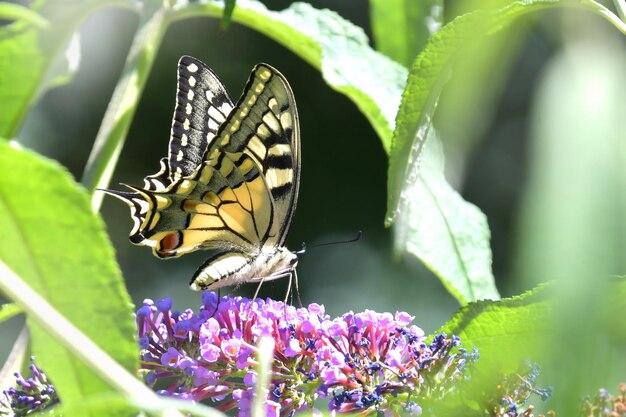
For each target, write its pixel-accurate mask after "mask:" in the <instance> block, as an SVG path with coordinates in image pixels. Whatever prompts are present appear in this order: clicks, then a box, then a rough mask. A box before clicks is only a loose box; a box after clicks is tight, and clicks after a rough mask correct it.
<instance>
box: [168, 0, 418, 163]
mask: <svg viewBox="0 0 626 417" xmlns="http://www.w3.org/2000/svg"><path fill="white" fill-rule="evenodd" d="M223 5H224V3H223V2H222V1H213V0H206V1H200V2H197V3H191V2H189V3H188V2H181V4H180V6H179V7H177V8H176V15H175V18H177V19H181V18H185V17H189V16H199V15H203V14H208V15H211V16H221V12H222V9H223ZM232 20H233V21H235V22H238V23H241V24H244V25H246V26H249V27H251V28H253V29H255V30H257V31H259V32H261V33H263V34H264V35H266V36H268V37H270V38H272V39H274V40H276V41H277V42H279V43H281V44H282V45H284V46H285V47H287V48H289V49H291V50H292V51H293V52H294V53H296V54H298V55H299V56H301V57H302V58H303V59H304V60H306V61H307V62H309V63H310V64H311V65H313V66H314V67H316V68H318V69H320V70H321V72H322V76H323V77H324V80H326V82H327V83H328V85H330V86H331V87H332V88H334V89H335V90H337V91H339V92H341V93H343V94H345V95H346V96H348V97H349V98H350V99H351V100H352V101H353V102H354V103H355V104H356V105H357V107H358V108H359V109H360V110H361V112H362V113H363V114H364V115H365V116H366V117H367V118H368V120H369V122H370V123H371V124H372V127H373V128H374V130H376V132H377V133H378V135H379V136H380V138H381V140H382V143H383V147H384V148H385V150H386V151H387V152H388V151H389V149H390V141H391V132H392V131H393V129H394V120H395V115H396V111H397V110H398V105H399V104H400V96H401V92H402V89H403V88H404V84H405V82H406V75H407V71H406V68H404V67H403V66H402V65H400V64H398V63H396V62H394V61H392V60H391V59H389V58H387V57H386V56H384V55H382V54H380V53H378V52H376V51H374V50H373V49H372V48H371V47H370V46H369V44H368V39H367V36H366V35H365V33H364V32H363V30H362V29H361V28H359V27H357V26H355V25H353V24H352V23H350V22H349V21H347V20H345V19H343V18H342V17H341V16H339V15H338V14H337V13H335V12H333V11H331V10H327V9H324V10H319V9H315V8H314V7H312V6H311V5H309V4H307V3H293V4H292V5H291V6H289V8H287V9H285V10H283V11H280V12H275V11H271V10H268V9H267V8H266V7H265V6H264V5H263V4H262V3H261V2H259V1H255V0H238V1H237V6H236V7H235V10H234V12H233V16H232Z"/></svg>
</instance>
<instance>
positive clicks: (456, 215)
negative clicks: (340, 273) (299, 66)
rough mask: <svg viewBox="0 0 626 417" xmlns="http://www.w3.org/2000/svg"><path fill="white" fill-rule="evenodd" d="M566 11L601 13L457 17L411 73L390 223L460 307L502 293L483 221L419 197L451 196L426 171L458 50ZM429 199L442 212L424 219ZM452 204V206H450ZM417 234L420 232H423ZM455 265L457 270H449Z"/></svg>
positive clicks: (512, 9)
mask: <svg viewBox="0 0 626 417" xmlns="http://www.w3.org/2000/svg"><path fill="white" fill-rule="evenodd" d="M565 5H567V6H571V7H580V8H582V9H585V10H593V11H594V12H596V13H600V9H598V7H599V6H598V5H597V4H595V3H592V2H585V1H582V2H579V3H576V5H573V4H572V3H570V2H560V1H547V0H540V1H525V2H515V3H512V4H510V5H509V6H507V7H504V8H501V9H493V10H480V11H476V12H473V13H469V14H466V15H463V16H461V17H459V18H457V19H455V20H454V21H452V22H451V23H449V24H447V25H446V26H444V27H443V28H442V29H441V30H440V31H439V32H437V33H436V34H435V35H434V36H433V37H432V38H431V39H430V40H429V42H428V44H427V45H426V47H425V49H424V51H423V52H422V53H420V55H419V56H418V57H417V59H416V60H415V63H414V64H413V66H412V67H411V70H410V74H409V78H408V83H407V86H406V89H405V91H404V93H403V98H402V104H401V106H400V109H399V111H398V116H397V119H396V129H395V131H394V136H393V142H392V148H391V155H390V158H389V176H388V184H389V185H388V204H387V219H386V221H387V224H388V225H390V224H392V223H393V222H394V221H395V231H396V241H395V245H396V250H398V251H401V252H409V253H413V254H415V255H417V256H418V257H420V258H421V259H422V261H423V262H424V263H425V264H426V265H427V266H429V267H430V268H431V269H432V270H433V272H435V274H437V275H438V276H439V277H440V278H441V279H442V281H443V282H444V284H445V285H446V286H447V287H448V289H449V290H450V291H451V292H452V294H453V295H455V296H456V298H457V299H458V300H459V301H460V302H461V303H464V302H467V301H471V300H477V299H480V298H483V297H488V298H497V291H496V290H495V286H494V283H493V277H492V273H491V252H490V248H489V230H488V228H487V224H486V222H485V219H484V215H483V214H482V213H481V212H480V211H479V210H477V209H476V208H475V207H474V206H471V205H469V204H468V203H465V202H463V201H462V200H460V199H459V198H458V196H456V194H454V196H455V198H445V197H443V196H438V195H437V194H436V193H435V192H428V193H423V192H420V190H422V189H426V190H435V191H436V192H440V193H443V194H446V193H449V191H451V190H449V187H447V186H443V185H441V183H442V181H443V179H441V181H439V182H438V183H437V185H434V184H433V185H429V184H428V182H429V181H431V180H432V178H429V177H430V174H429V173H428V172H427V171H428V170H429V169H432V167H438V166H439V165H441V163H440V162H438V161H434V163H431V162H430V161H429V158H431V157H432V155H427V154H425V150H426V149H429V147H428V146H425V142H427V141H428V140H429V139H428V133H429V131H430V129H431V124H432V119H433V116H434V112H435V109H436V105H437V101H438V99H439V95H440V94H441V91H442V88H443V85H444V84H445V82H446V81H447V79H448V78H449V76H450V73H451V71H454V70H455V69H457V68H456V67H455V65H456V63H457V59H458V56H459V51H461V50H465V49H468V48H471V47H472V45H474V44H475V43H476V42H481V41H482V40H484V39H485V38H486V37H487V36H490V35H493V34H494V33H496V32H497V31H499V30H502V29H503V28H506V27H509V26H510V25H511V24H513V23H514V22H515V21H516V20H517V19H519V18H521V17H522V16H524V15H527V14H528V13H529V12H532V11H537V10H542V9H546V8H549V7H558V6H565ZM594 8H595V9H594ZM438 169H439V168H438ZM424 198H425V199H427V200H432V201H430V203H428V204H430V206H432V207H434V208H436V210H430V211H427V212H426V213H424V212H423V210H424V206H425V205H426V204H427V203H425V202H424V201H422V200H421V199H424ZM448 203H452V205H451V206H447V204H448ZM432 213H437V216H438V218H436V220H437V221H439V223H440V225H441V227H438V228H437V229H436V230H435V231H434V232H435V234H433V233H425V232H423V230H424V228H420V227H419V224H420V222H427V221H429V219H432V217H428V216H427V215H428V214H432ZM459 224H461V225H464V227H459V226H460V225H459ZM418 229H419V230H421V231H422V232H421V233H418V232H417V231H418ZM431 231H432V230H431ZM442 242H443V243H444V244H443V245H442ZM438 249H442V250H443V252H438V251H437V250H438ZM467 249H469V251H468V250H467ZM425 253H426V254H427V255H434V256H436V260H433V257H432V256H424V254H425ZM454 264H456V265H454ZM451 265H453V266H454V267H453V268H450V266H451ZM449 273H452V274H453V275H448V274H449ZM459 284H461V286H459ZM468 289H469V291H468ZM474 289H479V290H478V291H474Z"/></svg>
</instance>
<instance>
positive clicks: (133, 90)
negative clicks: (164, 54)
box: [81, 0, 170, 212]
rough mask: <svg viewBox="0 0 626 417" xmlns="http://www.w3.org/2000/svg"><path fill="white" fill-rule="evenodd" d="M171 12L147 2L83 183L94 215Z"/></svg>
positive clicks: (152, 2) (100, 202) (111, 172)
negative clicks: (98, 189) (101, 188)
mask: <svg viewBox="0 0 626 417" xmlns="http://www.w3.org/2000/svg"><path fill="white" fill-rule="evenodd" d="M169 12H170V10H169V9H168V8H165V7H164V6H163V4H162V2H161V1H158V0H152V1H146V2H144V6H143V10H142V12H141V18H140V22H139V30H138V31H137V34H136V35H135V38H134V39H133V42H132V45H131V47H130V51H129V53H128V58H127V59H126V64H125V65H124V70H123V71H122V77H121V78H120V80H119V82H118V83H117V86H116V87H115V91H114V92H113V96H112V97H111V101H110V102H109V106H108V107H107V110H106V113H105V115H104V119H103V120H102V124H101V125H100V130H99V131H98V135H97V136H96V141H95V143H94V146H93V148H92V150H91V154H90V155H89V160H88V161H87V165H86V166H85V171H84V173H83V178H82V179H81V182H82V184H83V185H84V186H85V188H87V190H88V191H90V192H91V193H92V197H91V207H92V209H93V211H94V212H97V211H98V210H99V209H100V206H101V204H102V198H103V193H101V192H95V191H96V188H99V187H106V186H107V185H108V184H109V182H110V181H111V177H112V176H113V170H114V169H115V165H116V164H117V160H118V158H119V156H120V153H121V152H122V148H123V146H124V140H125V139H126V134H127V133H128V129H129V127H130V123H131V121H132V119H133V116H134V114H135V110H136V109H137V105H138V103H139V99H140V98H141V93H142V92H143V89H144V86H145V84H146V80H147V79H148V75H149V74H150V69H151V68H152V64H153V63H154V58H155V56H156V53H157V51H158V48H159V45H160V43H161V39H162V38H163V33H164V32H165V29H166V27H167V23H168V14H169Z"/></svg>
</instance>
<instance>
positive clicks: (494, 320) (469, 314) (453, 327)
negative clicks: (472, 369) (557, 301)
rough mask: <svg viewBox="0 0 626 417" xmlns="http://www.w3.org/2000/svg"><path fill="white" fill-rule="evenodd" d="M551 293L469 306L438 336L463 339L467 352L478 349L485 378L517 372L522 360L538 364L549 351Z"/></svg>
mask: <svg viewBox="0 0 626 417" xmlns="http://www.w3.org/2000/svg"><path fill="white" fill-rule="evenodd" d="M551 292H552V291H549V289H547V288H537V289H535V290H533V291H529V292H527V293H525V294H523V295H521V296H518V297H513V298H509V299H505V300H501V301H488V300H486V301H479V302H475V303H471V304H468V305H466V306H465V307H463V308H462V309H461V310H460V311H459V312H458V313H457V314H455V315H454V317H452V319H451V320H450V321H449V322H448V323H446V324H445V325H444V326H443V327H442V328H441V329H439V331H438V332H446V333H447V334H448V335H453V334H454V335H457V336H459V337H460V338H461V343H462V344H463V346H464V347H465V348H467V349H470V350H471V348H472V347H474V346H475V347H476V348H478V352H479V354H480V360H479V362H478V363H479V365H478V366H479V367H480V369H481V370H482V371H483V372H484V373H485V374H490V375H496V376H497V375H500V373H502V372H504V373H507V372H512V371H515V370H516V369H517V367H518V366H519V364H520V361H521V360H523V359H526V358H530V359H535V360H536V359H537V357H538V355H539V354H540V353H541V352H543V350H544V349H545V343H546V342H547V341H548V336H549V334H550V329H551V324H552V323H551V322H550V321H549V320H548V319H549V318H550V317H551V314H552V311H553V305H552V303H551V302H550V301H549V295H550V293H551Z"/></svg>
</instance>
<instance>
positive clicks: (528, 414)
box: [489, 364, 554, 417]
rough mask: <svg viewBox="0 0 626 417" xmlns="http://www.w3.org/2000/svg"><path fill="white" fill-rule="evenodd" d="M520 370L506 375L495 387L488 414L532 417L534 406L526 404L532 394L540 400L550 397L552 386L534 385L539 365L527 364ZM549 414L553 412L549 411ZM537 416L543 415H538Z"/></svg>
mask: <svg viewBox="0 0 626 417" xmlns="http://www.w3.org/2000/svg"><path fill="white" fill-rule="evenodd" d="M525 368H526V369H523V370H522V371H520V372H516V373H513V374H511V375H506V376H504V378H503V379H502V382H501V383H500V384H498V386H497V387H496V395H495V399H493V400H492V401H491V403H492V406H491V407H490V410H489V411H490V415H492V416H495V417H533V416H534V414H533V410H534V407H533V406H532V405H526V404H527V402H528V400H529V398H530V396H531V395H532V394H535V395H538V396H539V397H540V398H541V400H542V401H547V400H548V399H549V398H550V397H552V391H553V388H552V387H548V388H545V389H544V388H538V387H536V386H534V383H535V380H536V379H537V377H538V376H539V367H538V366H537V365H533V364H528V365H526V366H525ZM549 415H550V416H553V415H554V413H552V412H550V413H549ZM539 417H543V415H540V416H539Z"/></svg>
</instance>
